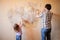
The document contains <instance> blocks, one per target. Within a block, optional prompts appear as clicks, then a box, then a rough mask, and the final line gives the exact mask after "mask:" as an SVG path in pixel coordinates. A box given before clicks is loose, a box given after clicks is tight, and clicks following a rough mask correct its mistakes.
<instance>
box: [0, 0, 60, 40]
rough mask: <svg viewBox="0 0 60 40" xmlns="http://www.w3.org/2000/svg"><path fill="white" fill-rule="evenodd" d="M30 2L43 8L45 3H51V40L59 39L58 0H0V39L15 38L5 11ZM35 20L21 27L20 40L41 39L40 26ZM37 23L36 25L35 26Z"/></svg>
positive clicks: (59, 2) (13, 39)
mask: <svg viewBox="0 0 60 40" xmlns="http://www.w3.org/2000/svg"><path fill="white" fill-rule="evenodd" d="M28 2H31V3H32V5H33V7H35V8H37V9H40V10H43V8H44V5H45V4H46V3H51V4H52V10H51V11H52V12H53V13H54V15H53V19H52V40H59V39H60V36H59V34H60V5H59V4H60V0H0V40H15V32H14V30H13V27H12V25H11V24H10V22H9V19H8V16H7V13H8V11H9V10H10V9H15V8H19V7H21V6H23V7H24V6H25V5H26V4H27V3H28ZM38 22H40V21H37V22H35V23H34V25H33V26H31V25H29V27H23V28H22V31H23V36H22V40H41V34H40V33H41V32H40V26H39V24H40V23H38ZM36 25H37V26H36Z"/></svg>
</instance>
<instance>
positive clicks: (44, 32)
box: [41, 28, 51, 40]
mask: <svg viewBox="0 0 60 40" xmlns="http://www.w3.org/2000/svg"><path fill="white" fill-rule="evenodd" d="M41 36H42V40H51V29H46V28H42V29H41Z"/></svg>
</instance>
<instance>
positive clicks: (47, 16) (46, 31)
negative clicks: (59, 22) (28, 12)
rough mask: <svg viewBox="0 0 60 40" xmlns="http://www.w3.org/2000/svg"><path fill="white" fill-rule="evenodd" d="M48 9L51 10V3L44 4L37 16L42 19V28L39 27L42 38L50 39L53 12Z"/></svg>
mask: <svg viewBox="0 0 60 40" xmlns="http://www.w3.org/2000/svg"><path fill="white" fill-rule="evenodd" d="M50 10H51V4H46V5H45V9H44V10H43V11H42V13H41V14H40V15H39V16H37V17H40V18H41V19H42V29H41V35H42V40H51V19H52V15H53V13H52V12H51V11H50Z"/></svg>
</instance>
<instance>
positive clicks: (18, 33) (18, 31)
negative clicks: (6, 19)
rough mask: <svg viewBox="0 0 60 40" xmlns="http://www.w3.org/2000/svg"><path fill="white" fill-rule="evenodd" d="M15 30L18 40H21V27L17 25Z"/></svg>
mask: <svg viewBox="0 0 60 40" xmlns="http://www.w3.org/2000/svg"><path fill="white" fill-rule="evenodd" d="M14 30H15V32H16V40H21V35H22V31H21V26H19V25H18V24H15V25H14Z"/></svg>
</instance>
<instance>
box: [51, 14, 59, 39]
mask: <svg viewBox="0 0 60 40" xmlns="http://www.w3.org/2000/svg"><path fill="white" fill-rule="evenodd" d="M59 34H60V15H53V18H52V33H51V36H52V37H51V38H52V40H60V35H59Z"/></svg>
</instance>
